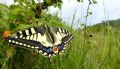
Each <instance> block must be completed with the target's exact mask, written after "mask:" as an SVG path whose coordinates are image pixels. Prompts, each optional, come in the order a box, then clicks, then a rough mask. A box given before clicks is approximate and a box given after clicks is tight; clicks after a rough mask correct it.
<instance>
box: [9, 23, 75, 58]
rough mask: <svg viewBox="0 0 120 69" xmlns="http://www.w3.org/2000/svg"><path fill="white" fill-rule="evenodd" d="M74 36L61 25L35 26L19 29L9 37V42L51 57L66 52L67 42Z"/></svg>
mask: <svg viewBox="0 0 120 69" xmlns="http://www.w3.org/2000/svg"><path fill="white" fill-rule="evenodd" d="M72 38H73V35H72V34H70V33H69V32H68V31H67V30H64V29H62V28H59V27H49V26H48V25H45V26H44V27H34V28H28V29H26V30H22V31H18V32H16V33H14V34H13V35H11V36H10V37H8V38H7V39H8V42H9V43H11V44H14V45H16V46H20V47H26V48H32V49H35V50H36V51H37V52H38V53H42V54H43V55H45V56H48V57H51V56H54V55H56V54H57V53H62V52H64V48H65V45H66V43H68V42H69V41H70V40H71V39H72Z"/></svg>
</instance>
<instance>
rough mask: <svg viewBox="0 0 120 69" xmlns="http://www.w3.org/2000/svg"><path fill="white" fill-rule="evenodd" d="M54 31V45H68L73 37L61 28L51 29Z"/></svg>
mask: <svg viewBox="0 0 120 69" xmlns="http://www.w3.org/2000/svg"><path fill="white" fill-rule="evenodd" d="M53 29H54V30H55V33H54V35H55V38H56V43H55V45H58V44H61V43H62V42H63V43H65V44H66V43H68V42H69V41H70V40H71V39H72V38H73V35H72V34H70V33H69V32H68V31H67V30H64V29H62V28H53Z"/></svg>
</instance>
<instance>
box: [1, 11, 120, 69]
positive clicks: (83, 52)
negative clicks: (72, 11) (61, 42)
mask: <svg viewBox="0 0 120 69" xmlns="http://www.w3.org/2000/svg"><path fill="white" fill-rule="evenodd" d="M12 10H13V11H14V9H12ZM12 10H11V11H12ZM19 10H21V9H19ZM13 11H12V12H13ZM15 12H16V13H18V12H17V11H15ZM19 15H20V14H19ZM8 16H9V15H8ZM12 16H14V17H18V16H17V15H13V14H12V13H11V14H10V17H12ZM74 16H75V15H74ZM0 18H1V19H0V68H1V69H119V68H120V54H119V53H120V35H119V34H120V31H119V29H120V24H119V20H116V21H110V24H109V25H108V24H106V23H104V22H103V23H101V24H97V25H94V26H91V27H87V28H86V30H85V29H79V30H75V29H72V28H71V27H72V26H68V25H65V24H64V23H62V21H61V20H60V19H59V18H58V17H57V16H52V15H49V14H46V13H42V18H41V19H39V20H38V24H37V23H35V21H36V20H35V19H34V18H33V21H32V23H29V22H28V23H25V22H24V21H21V23H20V22H19V21H18V22H17V23H16V24H14V23H13V20H14V18H13V19H10V18H8V19H6V18H3V17H2V16H1V17H0ZM2 18H3V19H2ZM25 19H27V17H26V18H25ZM23 20H24V18H23ZM73 22H74V17H73ZM73 22H72V23H73ZM42 23H47V24H48V25H50V26H53V27H56V26H58V27H62V28H64V29H67V30H68V31H70V32H71V33H72V34H73V35H74V39H73V40H72V41H71V42H70V43H68V45H67V48H66V50H65V53H64V54H62V55H60V56H55V57H53V58H52V59H51V63H50V62H49V60H48V58H46V57H44V56H42V55H41V54H39V53H36V52H35V51H34V50H29V49H24V48H20V47H15V46H14V45H10V44H8V42H6V41H5V40H4V39H3V37H2V32H4V31H5V30H8V29H10V30H12V31H13V32H16V31H18V30H23V29H26V28H29V27H34V26H40V25H41V24H42ZM85 32H86V33H85ZM90 35H92V37H90Z"/></svg>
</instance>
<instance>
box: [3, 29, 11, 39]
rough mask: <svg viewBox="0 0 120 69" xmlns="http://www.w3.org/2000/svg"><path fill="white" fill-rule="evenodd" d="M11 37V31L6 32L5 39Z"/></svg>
mask: <svg viewBox="0 0 120 69" xmlns="http://www.w3.org/2000/svg"><path fill="white" fill-rule="evenodd" d="M10 36H11V31H5V32H4V33H3V37H4V38H8V37H10Z"/></svg>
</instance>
